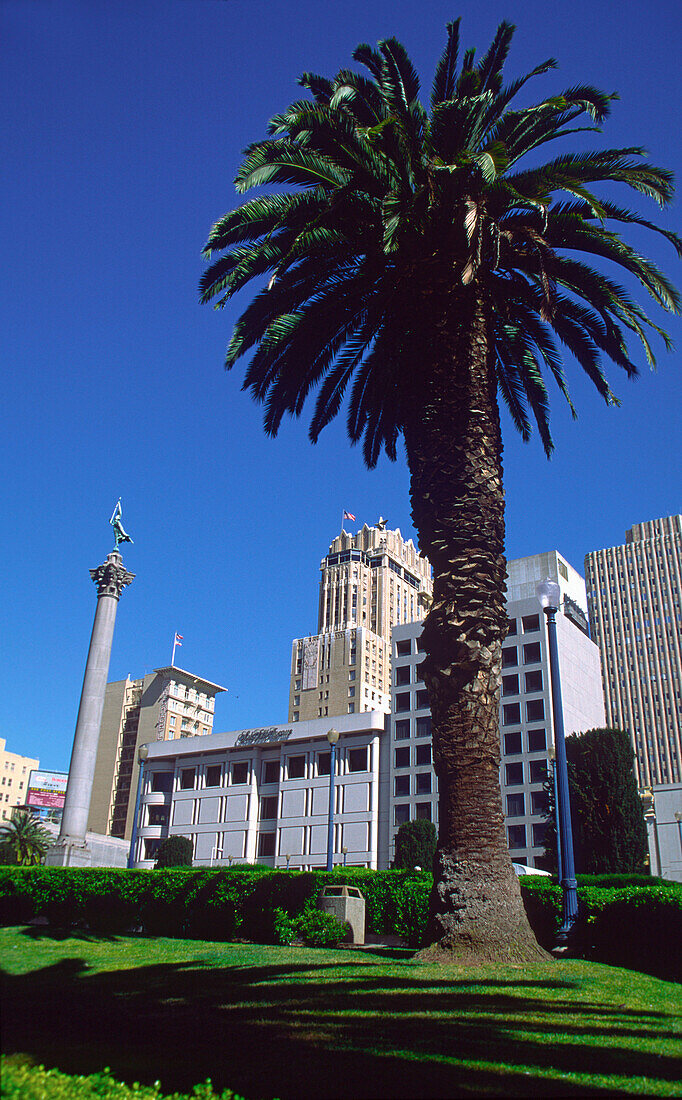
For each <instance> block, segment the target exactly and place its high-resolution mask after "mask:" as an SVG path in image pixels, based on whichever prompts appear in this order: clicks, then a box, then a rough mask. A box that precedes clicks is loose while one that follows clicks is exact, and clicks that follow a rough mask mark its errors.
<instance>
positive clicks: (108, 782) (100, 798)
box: [88, 666, 226, 839]
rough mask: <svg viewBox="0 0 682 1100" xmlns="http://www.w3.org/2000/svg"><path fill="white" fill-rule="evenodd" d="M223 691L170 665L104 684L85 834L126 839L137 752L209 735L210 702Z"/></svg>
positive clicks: (131, 811)
mask: <svg viewBox="0 0 682 1100" xmlns="http://www.w3.org/2000/svg"><path fill="white" fill-rule="evenodd" d="M225 690H226V689H225V688H223V687H220V685H218V684H213V683H211V681H210V680H204V679H202V678H201V677H200V676H195V675H194V674H193V673H191V672H185V671H184V670H183V669H180V668H176V667H175V666H168V667H166V668H157V669H155V670H154V672H151V673H149V674H148V675H146V676H144V677H142V678H141V679H139V680H132V679H130V677H127V678H126V679H125V680H117V681H115V682H113V683H110V684H107V688H106V693H105V696H104V710H103V712H102V726H101V729H100V736H99V743H98V746H97V759H96V762H95V778H94V782H93V788H92V799H91V802H90V814H89V818H88V829H89V830H90V831H91V832H95V833H104V834H106V835H108V836H117V837H125V838H126V839H129V838H130V835H131V830H132V820H133V811H134V807H135V792H136V789H137V777H138V774H139V764H138V749H139V747H140V745H148V744H150V743H151V742H152V741H172V740H174V739H175V738H179V737H205V736H207V735H208V734H210V733H212V732H213V715H214V709H215V697H216V695H217V694H218V692H221V691H225Z"/></svg>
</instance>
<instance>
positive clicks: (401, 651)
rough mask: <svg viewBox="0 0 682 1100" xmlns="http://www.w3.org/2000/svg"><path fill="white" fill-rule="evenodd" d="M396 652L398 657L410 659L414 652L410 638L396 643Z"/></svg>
mask: <svg viewBox="0 0 682 1100" xmlns="http://www.w3.org/2000/svg"><path fill="white" fill-rule="evenodd" d="M395 652H396V656H397V657H409V656H410V653H411V652H412V642H411V640H410V638H406V639H405V640H404V641H402V642H396V643H395Z"/></svg>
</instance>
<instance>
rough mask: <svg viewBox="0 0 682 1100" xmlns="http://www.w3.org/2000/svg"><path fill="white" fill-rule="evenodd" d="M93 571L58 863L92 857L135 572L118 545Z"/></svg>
mask: <svg viewBox="0 0 682 1100" xmlns="http://www.w3.org/2000/svg"><path fill="white" fill-rule="evenodd" d="M90 576H91V577H92V579H93V581H94V582H95V584H96V585H97V610H96V612H95V621H94V624H93V627H92V637H91V639H90V649H89V650H88V660H87V663H86V666H85V677H84V679H83V690H82V692H81V701H80V706H79V708H78V719H77V721H76V733H75V736H74V741H73V750H72V753H71V764H70V766H69V779H68V783H67V785H66V798H65V801H64V812H63V815H62V824H61V829H60V832H59V838H58V840H57V843H56V845H55V846H54V847H53V848H52V849H51V850H50V852H48V855H47V858H46V860H45V862H46V863H48V864H51V865H53V866H64V867H65V866H69V865H70V866H87V865H88V864H89V862H90V854H89V851H88V849H87V845H86V840H85V834H86V830H87V826H88V813H89V811H90V798H91V796H92V784H93V779H94V775H95V760H96V757H97V743H98V741H99V731H100V726H101V724H102V710H103V707H104V692H105V690H106V686H107V676H108V674H109V661H110V659H111V643H112V640H113V637H114V623H115V622H116V609H117V607H118V601H119V599H120V596H121V592H122V591H123V589H124V588H125V586H126V585H127V584H130V583H131V581H132V580H133V579H134V577H135V574H134V573H129V572H128V570H127V569H126V568H125V566H124V565H123V560H122V558H121V555H120V554H119V552H118V550H112V552H111V553H110V554H109V555H108V556H107V560H106V561H105V562H103V563H102V565H99V566H98V567H97V569H91V570H90Z"/></svg>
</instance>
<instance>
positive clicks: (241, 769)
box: [232, 760, 249, 784]
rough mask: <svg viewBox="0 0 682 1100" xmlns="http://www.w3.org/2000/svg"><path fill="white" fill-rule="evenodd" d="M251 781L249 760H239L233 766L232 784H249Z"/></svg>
mask: <svg viewBox="0 0 682 1100" xmlns="http://www.w3.org/2000/svg"><path fill="white" fill-rule="evenodd" d="M248 781H249V762H248V760H239V761H237V762H236V763H234V764H233V765H232V782H233V783H235V784H237V783H248Z"/></svg>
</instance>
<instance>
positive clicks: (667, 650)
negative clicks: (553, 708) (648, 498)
mask: <svg viewBox="0 0 682 1100" xmlns="http://www.w3.org/2000/svg"><path fill="white" fill-rule="evenodd" d="M585 579H586V582H587V598H588V607H589V613H590V622H591V627H592V637H593V638H594V640H595V641H596V642H597V644H598V645H599V648H600V650H601V658H602V676H603V686H604V701H605V704H606V721H607V723H608V725H609V726H615V727H619V728H621V729H624V730H627V731H628V733H629V734H630V737H631V739H632V744H633V747H634V750H635V754H636V762H637V777H638V782H639V784H640V786H641V787H648V786H650V785H651V784H659V783H679V782H680V781H681V780H682V515H676V516H668V517H667V518H665V519H655V520H651V521H649V522H646V523H636V524H635V525H634V526H633V527H632V528H631V529H630V530H629V531H626V533H625V543H624V544H623V545H622V546H612V547H610V548H608V549H605V550H592V551H591V552H590V553H589V554H587V556H586V557H585Z"/></svg>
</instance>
